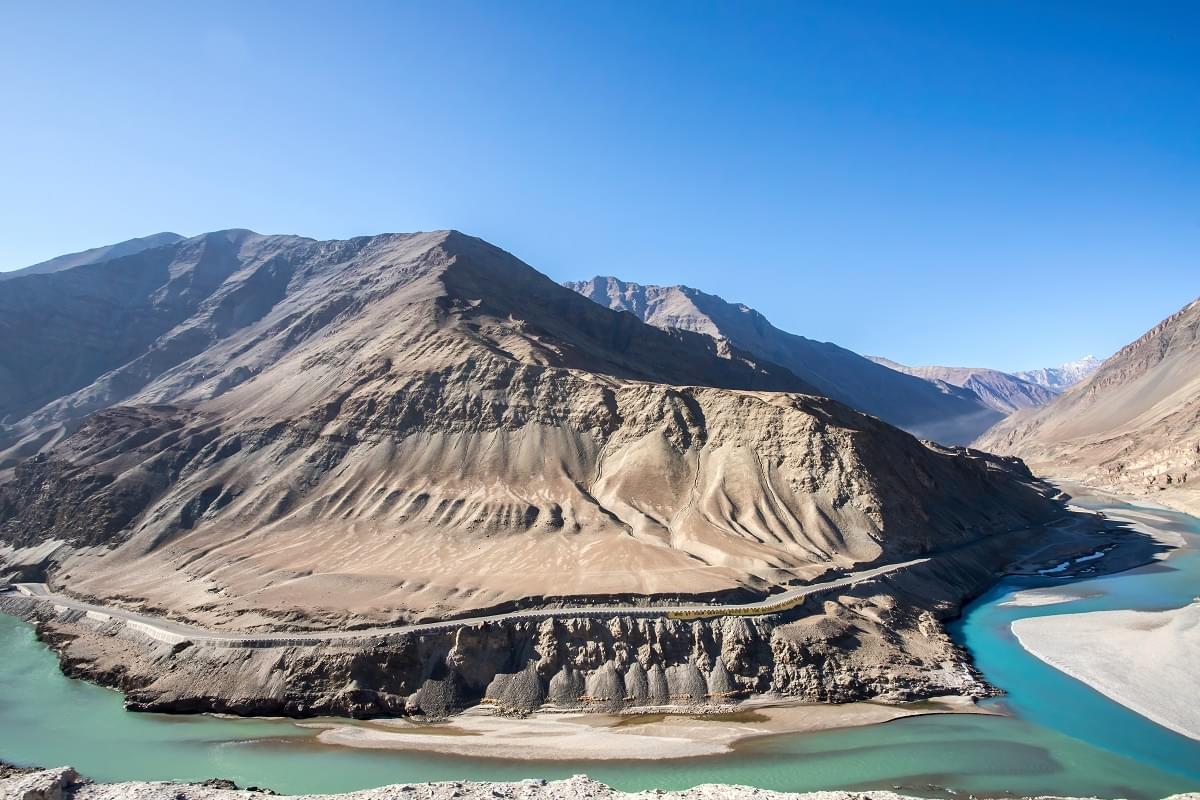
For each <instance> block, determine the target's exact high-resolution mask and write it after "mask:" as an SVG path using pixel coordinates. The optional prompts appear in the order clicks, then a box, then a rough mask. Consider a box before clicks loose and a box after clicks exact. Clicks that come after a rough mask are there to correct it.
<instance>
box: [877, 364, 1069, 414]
mask: <svg viewBox="0 0 1200 800" xmlns="http://www.w3.org/2000/svg"><path fill="white" fill-rule="evenodd" d="M867 358H869V359H871V360H872V361H874V362H875V363H876V364H882V365H883V366H885V367H887V368H888V369H894V370H896V371H897V372H903V373H904V374H906V375H912V376H914V377H917V378H924V379H925V380H927V381H933V382H934V383H948V384H950V385H951V386H957V387H959V388H960V389H967V390H969V391H972V392H974V393H975V395H976V396H977V397H978V398H979V399H980V400H981V401H983V403H984V405H986V406H988V407H989V408H993V409H995V410H996V411H999V412H1000V413H1001V414H1006V415H1007V414H1011V413H1013V412H1014V411H1020V410H1021V409H1023V408H1038V407H1040V406H1044V405H1046V404H1047V403H1049V402H1050V401H1051V400H1053V399H1054V398H1055V397H1057V396H1058V394H1057V392H1054V391H1051V390H1050V389H1047V388H1046V387H1045V386H1040V385H1038V384H1036V383H1031V382H1030V381H1026V380H1022V379H1021V378H1018V377H1017V376H1016V375H1010V374H1008V373H1007V372H1001V371H1000V370H997V369H987V368H985V367H936V366H924V367H910V366H908V365H907V364H900V363H898V362H896V361H892V360H890V359H887V358H881V357H879V356H867Z"/></svg>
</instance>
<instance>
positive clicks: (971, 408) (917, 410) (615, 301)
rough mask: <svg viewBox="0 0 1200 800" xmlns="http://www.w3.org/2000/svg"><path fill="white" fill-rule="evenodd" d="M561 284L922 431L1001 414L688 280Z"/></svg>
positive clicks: (971, 430) (954, 432)
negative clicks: (725, 346) (780, 324)
mask: <svg viewBox="0 0 1200 800" xmlns="http://www.w3.org/2000/svg"><path fill="white" fill-rule="evenodd" d="M564 285H565V286H567V287H568V288H570V289H572V290H573V291H576V292H579V293H580V294H582V295H583V296H584V297H587V298H589V299H591V300H593V301H595V302H596V303H598V304H600V305H603V306H605V307H607V308H612V309H614V310H618V311H627V312H629V313H631V314H633V315H635V316H637V317H638V318H639V319H641V320H642V321H644V322H647V323H649V324H651V325H654V326H656V327H659V328H663V329H666V330H672V329H674V330H689V331H696V332H698V333H703V334H706V335H708V336H712V337H714V338H717V339H718V340H723V341H728V342H730V343H732V344H733V345H734V346H736V347H739V348H741V349H743V350H745V351H746V352H749V353H753V354H755V355H756V356H758V357H759V358H763V359H766V360H768V361H772V362H774V363H777V364H780V365H782V366H784V367H786V368H787V369H789V370H791V371H792V372H794V373H795V374H796V375H799V376H801V377H802V378H803V379H804V380H806V381H808V382H809V383H810V384H812V385H813V386H814V387H816V389H817V391H819V392H820V393H821V394H823V395H825V396H826V397H831V398H833V399H835V400H839V401H841V402H843V403H845V404H846V405H849V406H851V407H853V408H857V409H859V410H860V411H865V412H867V413H868V414H872V415H874V416H877V417H879V418H880V419H883V420H885V421H886V422H889V423H891V424H892V425H896V426H897V427H900V428H903V429H904V430H907V431H909V432H910V433H912V434H914V435H916V436H920V437H922V438H926V439H934V440H936V441H939V442H943V443H946V444H965V443H967V442H970V441H971V440H972V439H974V438H975V437H976V436H978V435H979V434H980V433H982V432H983V431H984V430H986V429H987V428H988V427H989V426H991V425H992V424H994V423H995V422H997V421H998V420H1000V419H1001V418H1002V414H1001V413H999V412H997V411H996V410H995V409H992V408H990V407H988V406H987V405H986V404H984V403H983V402H981V401H980V400H979V398H978V397H976V396H975V395H974V394H973V393H972V392H970V391H968V390H963V389H960V388H959V387H956V386H952V385H950V384H945V383H943V384H937V383H930V382H928V381H922V380H920V379H919V378H913V377H911V376H908V375H903V374H897V373H896V372H894V371H892V370H889V369H886V368H884V367H881V366H880V365H878V364H875V363H874V362H872V361H871V360H870V359H867V358H864V357H863V356H860V355H859V354H857V353H855V352H852V351H850V350H847V349H845V348H843V347H839V346H837V345H835V344H831V343H829V342H818V341H814V340H812V339H807V338H805V337H803V336H798V335H796V334H792V333H788V332H786V331H782V330H780V329H778V328H776V327H775V326H774V325H772V324H771V323H770V322H769V321H768V320H767V318H766V317H764V316H763V315H762V314H760V313H758V312H757V311H755V310H754V309H752V308H750V307H749V306H746V305H743V304H738V303H729V302H726V301H725V300H722V299H721V298H720V297H717V296H715V295H711V294H706V293H704V292H701V291H699V290H698V289H693V288H691V287H689V286H643V285H641V284H637V283H631V282H628V281H622V280H619V279H618V278H614V277H603V276H602V277H596V278H592V279H591V280H589V281H575V282H568V283H566V284H564Z"/></svg>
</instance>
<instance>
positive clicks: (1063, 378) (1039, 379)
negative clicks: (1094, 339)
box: [1013, 354, 1104, 392]
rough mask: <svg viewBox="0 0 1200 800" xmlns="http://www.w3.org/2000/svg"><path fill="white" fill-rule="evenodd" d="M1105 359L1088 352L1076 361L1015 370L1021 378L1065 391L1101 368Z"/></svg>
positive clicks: (1054, 389) (1048, 387)
mask: <svg viewBox="0 0 1200 800" xmlns="http://www.w3.org/2000/svg"><path fill="white" fill-rule="evenodd" d="M1103 363H1104V362H1103V360H1101V359H1099V358H1096V357H1095V356H1093V355H1091V354H1088V355H1086V356H1084V357H1083V358H1080V359H1077V360H1075V361H1068V362H1066V363H1065V364H1059V365H1058V366H1057V367H1042V368H1040V369H1031V370H1023V371H1021V372H1014V373H1013V374H1014V375H1016V376H1017V377H1018V378H1020V379H1021V380H1025V381H1029V382H1030V383H1036V384H1038V385H1039V386H1044V387H1046V388H1047V389H1050V390H1051V391H1054V392H1065V391H1066V390H1067V389H1070V388H1071V387H1072V386H1074V385H1075V384H1077V383H1079V382H1080V381H1082V380H1083V379H1084V378H1086V377H1088V376H1089V375H1091V374H1092V373H1093V372H1095V371H1096V370H1098V369H1100V365H1101V364H1103Z"/></svg>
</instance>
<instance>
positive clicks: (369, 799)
mask: <svg viewBox="0 0 1200 800" xmlns="http://www.w3.org/2000/svg"><path fill="white" fill-rule="evenodd" d="M271 794H272V793H270V792H264V791H261V790H257V791H256V790H249V791H239V790H236V789H232V788H225V787H218V786H210V785H196V784H183V783H169V782H165V781H157V782H130V783H113V784H101V783H92V782H90V781H87V780H85V779H83V778H80V776H79V775H78V774H77V773H76V772H75V770H73V769H71V768H70V767H59V768H57V769H48V770H39V771H37V772H33V773H30V774H28V775H21V776H16V777H10V778H6V779H3V780H0V798H3V800H10V798H11V800H245V798H264V797H269V796H270V795H271ZM399 797H403V798H406V800H408V799H409V798H411V800H450V798H455V800H751V799H753V800H913V798H909V797H906V796H904V795H899V794H896V793H894V792H883V791H879V792H874V791H873V792H840V791H826V792H805V793H794V792H773V791H770V790H767V789H756V788H754V787H751V786H731V785H724V784H703V785H700V786H696V787H693V788H691V789H685V790H684V791H681V792H664V791H660V790H654V791H648V792H633V793H629V792H622V791H618V790H616V789H612V788H610V787H608V786H606V785H605V784H603V783H600V782H599V781H594V780H591V779H589V778H588V777H587V776H585V775H576V776H574V777H573V778H567V779H566V780H559V781H545V780H540V779H535V780H524V781H516V782H511V783H488V782H480V781H448V782H444V783H416V784H396V785H393V786H382V787H380V788H378V789H367V790H365V791H361V792H350V793H347V794H340V795H295V800H394V798H399ZM1198 797H1200V795H1197V794H1180V795H1173V796H1172V797H1171V798H1168V799H1167V800H1196V798H1198ZM1030 800H1054V798H1049V797H1039V798H1031V799H1030ZM1063 800H1067V799H1066V798H1064V799H1063Z"/></svg>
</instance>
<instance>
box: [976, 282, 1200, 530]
mask: <svg viewBox="0 0 1200 800" xmlns="http://www.w3.org/2000/svg"><path fill="white" fill-rule="evenodd" d="M1093 360H1094V359H1093ZM1068 366H1070V365H1068ZM1083 368H1084V369H1087V368H1090V364H1085V365H1084V366H1083ZM977 445H978V446H979V447H982V448H985V449H987V450H990V451H993V452H997V453H1011V454H1014V455H1018V456H1020V457H1022V458H1023V459H1025V460H1026V461H1028V462H1029V463H1030V464H1031V465H1032V466H1033V467H1034V468H1036V469H1039V470H1041V471H1043V472H1044V473H1046V474H1050V475H1055V476H1061V477H1066V478H1072V479H1075V480H1080V481H1085V482H1088V483H1091V484H1094V485H1100V486H1107V487H1110V488H1113V489H1116V490H1119V491H1122V492H1135V493H1151V494H1153V495H1155V496H1157V497H1160V498H1161V499H1163V500H1164V501H1168V502H1173V503H1175V504H1176V505H1179V506H1180V507H1182V508H1185V509H1188V510H1190V511H1192V512H1193V513H1198V512H1200V300H1196V301H1193V302H1192V303H1190V304H1188V305H1187V306H1185V307H1184V308H1183V309H1181V310H1180V311H1179V312H1177V313H1176V314H1173V315H1172V316H1170V317H1168V318H1167V319H1165V320H1163V321H1162V322H1161V323H1159V324H1158V325H1156V326H1155V327H1154V328H1152V329H1151V330H1150V331H1148V332H1147V333H1146V334H1145V335H1144V336H1142V337H1141V338H1139V339H1138V340H1137V341H1135V342H1133V343H1132V344H1129V345H1127V346H1126V347H1124V348H1122V349H1121V350H1120V351H1119V352H1117V353H1116V354H1115V355H1114V356H1113V357H1112V358H1109V359H1108V360H1107V361H1105V362H1103V363H1102V364H1101V365H1100V367H1099V368H1098V369H1095V370H1094V371H1093V372H1092V374H1091V375H1090V376H1088V377H1086V378H1085V379H1084V380H1082V381H1081V382H1080V383H1077V384H1076V385H1074V386H1072V387H1071V388H1070V389H1068V390H1067V391H1066V392H1064V393H1063V394H1062V395H1061V396H1060V397H1058V398H1057V399H1056V400H1055V401H1054V402H1052V403H1050V404H1049V405H1047V406H1045V407H1043V408H1040V409H1034V410H1030V411H1023V412H1021V413H1018V414H1014V415H1013V416H1011V417H1009V418H1008V419H1006V420H1005V421H1004V422H1002V423H1000V424H999V425H997V426H996V427H995V428H993V429H992V430H990V431H988V432H987V433H986V434H984V436H982V437H981V438H980V439H979V441H978V442H977Z"/></svg>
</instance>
